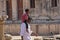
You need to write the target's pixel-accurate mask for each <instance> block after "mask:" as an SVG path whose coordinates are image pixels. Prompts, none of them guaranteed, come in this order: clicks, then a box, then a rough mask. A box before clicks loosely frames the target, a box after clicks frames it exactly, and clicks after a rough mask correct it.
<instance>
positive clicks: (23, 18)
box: [21, 9, 29, 22]
mask: <svg viewBox="0 0 60 40" xmlns="http://www.w3.org/2000/svg"><path fill="white" fill-rule="evenodd" d="M28 16H29V9H25V13H24V14H23V15H22V17H21V20H22V22H24V21H25V20H27V19H28Z"/></svg>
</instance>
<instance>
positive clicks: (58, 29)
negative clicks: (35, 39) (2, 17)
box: [4, 24, 60, 35]
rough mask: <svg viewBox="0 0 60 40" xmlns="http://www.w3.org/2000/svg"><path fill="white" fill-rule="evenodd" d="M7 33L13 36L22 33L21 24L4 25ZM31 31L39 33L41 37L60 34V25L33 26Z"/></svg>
mask: <svg viewBox="0 0 60 40" xmlns="http://www.w3.org/2000/svg"><path fill="white" fill-rule="evenodd" d="M4 27H5V32H7V33H12V34H19V33H20V24H8V25H4ZM31 30H32V31H34V32H37V33H38V34H39V35H48V34H51V32H52V33H53V34H58V33H60V24H39V25H38V26H37V25H36V24H31Z"/></svg>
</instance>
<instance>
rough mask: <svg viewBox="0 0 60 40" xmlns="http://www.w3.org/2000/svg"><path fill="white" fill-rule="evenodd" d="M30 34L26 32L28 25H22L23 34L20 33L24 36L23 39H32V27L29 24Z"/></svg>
mask: <svg viewBox="0 0 60 40" xmlns="http://www.w3.org/2000/svg"><path fill="white" fill-rule="evenodd" d="M28 32H29V33H28ZM28 32H26V24H25V23H22V24H21V32H20V35H21V36H23V39H24V40H30V39H31V37H30V35H31V33H32V31H31V30H30V25H29V24H28Z"/></svg>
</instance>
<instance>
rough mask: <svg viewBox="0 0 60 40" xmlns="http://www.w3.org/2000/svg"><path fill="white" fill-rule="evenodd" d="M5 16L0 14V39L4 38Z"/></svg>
mask: <svg viewBox="0 0 60 40" xmlns="http://www.w3.org/2000/svg"><path fill="white" fill-rule="evenodd" d="M6 18H7V16H1V15H0V40H5V38H4V20H5V19H6Z"/></svg>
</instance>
